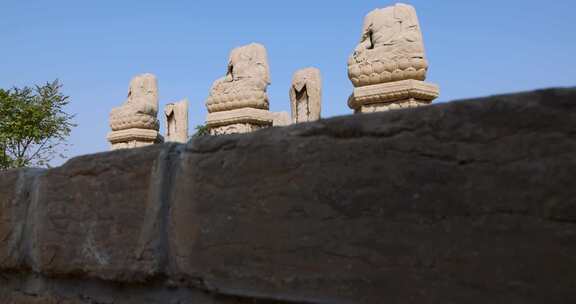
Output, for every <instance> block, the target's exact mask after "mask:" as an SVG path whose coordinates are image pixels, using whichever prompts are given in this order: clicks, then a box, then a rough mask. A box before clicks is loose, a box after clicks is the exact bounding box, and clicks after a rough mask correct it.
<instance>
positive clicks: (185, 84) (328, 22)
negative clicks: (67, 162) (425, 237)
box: [0, 0, 576, 163]
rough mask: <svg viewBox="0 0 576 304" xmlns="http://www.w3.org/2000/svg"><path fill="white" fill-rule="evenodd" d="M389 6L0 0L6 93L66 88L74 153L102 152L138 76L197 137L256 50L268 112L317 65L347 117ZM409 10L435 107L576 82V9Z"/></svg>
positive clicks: (444, 5)
mask: <svg viewBox="0 0 576 304" xmlns="http://www.w3.org/2000/svg"><path fill="white" fill-rule="evenodd" d="M393 3H394V2H392V1H371V0H346V1H313V0H307V1H302V0H291V1H270V0H267V1H256V0H242V1H185V0H181V1H176V0H172V1H169V0H165V1H160V0H154V1H146V0H98V1H82V0H73V1H72V0H51V1H45V0H25V1H23V0H0V13H1V17H0V87H2V88H9V87H12V86H24V85H33V84H39V83H43V82H46V81H51V80H54V79H56V78H58V79H60V80H61V81H62V83H63V84H64V88H63V90H64V93H65V94H67V95H70V96H71V105H70V107H69V108H68V110H69V112H71V113H75V114H76V118H75V122H76V123H77V124H78V127H76V128H75V129H74V131H73V133H72V135H71V137H70V143H71V144H72V147H71V148H70V150H69V152H68V156H76V155H80V154H87V153H93V152H99V151H105V150H107V149H108V143H107V141H106V133H107V132H108V131H109V127H108V112H109V111H110V109H111V108H112V107H115V106H118V105H120V104H122V103H123V102H124V100H125V98H126V94H127V90H128V83H129V81H130V79H131V78H132V77H133V76H134V75H136V74H140V73H145V72H149V73H153V74H155V75H156V76H157V77H158V80H159V90H160V109H163V107H164V105H165V104H166V103H169V102H171V101H176V100H179V99H182V98H188V99H189V100H190V127H191V132H192V130H193V127H194V126H196V125H199V124H202V123H203V122H204V118H205V115H206V109H205V106H204V101H205V99H206V97H207V95H208V91H209V89H210V86H211V84H212V82H213V81H214V80H215V79H217V78H219V77H221V76H223V75H224V74H225V72H226V64H227V57H228V53H229V51H230V50H231V49H232V48H234V47H236V46H240V45H243V44H247V43H250V42H260V43H262V44H264V45H265V46H266V48H267V50H268V57H269V63H270V67H271V76H272V84H271V86H270V87H269V89H268V92H269V97H270V102H271V110H273V111H289V110H290V106H289V97H288V88H289V86H290V81H291V77H292V74H293V73H294V72H295V71H296V70H297V69H300V68H304V67H308V66H315V67H318V68H319V69H320V70H321V72H322V77H323V86H324V87H323V104H322V116H323V117H331V116H336V115H345V114H350V113H351V110H350V109H348V108H347V106H346V100H347V97H348V95H349V94H350V93H351V91H352V85H351V84H350V82H349V80H348V78H347V74H346V62H347V58H348V55H349V54H350V52H351V51H352V50H353V48H354V47H355V45H356V44H357V42H358V40H359V38H360V32H361V27H362V21H363V18H364V16H365V15H366V14H367V13H368V12H369V11H370V10H372V9H374V8H378V7H384V6H387V5H390V4H393ZM407 3H409V4H412V5H414V6H415V7H416V9H417V11H418V15H419V18H420V24H421V27H422V31H423V34H424V43H425V46H426V52H427V56H428V60H429V62H430V70H429V74H428V81H430V82H434V83H437V84H439V85H440V88H441V97H440V98H439V100H438V102H442V101H450V100H454V99H460V98H466V97H476V96H484V95H488V94H498V93H506V92H513V91H521V90H531V89H537V88H544V87H552V86H574V85H576V17H574V12H575V11H576V1H574V0H559V1H550V2H543V1H534V0H500V1H492V0H484V1H461V0H460V1H455V0H454V1H447V0H444V1H431V0H414V1H407ZM159 117H160V118H161V116H160V115H159ZM57 163H60V162H59V161H58V162H57Z"/></svg>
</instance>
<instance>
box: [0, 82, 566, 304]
mask: <svg viewBox="0 0 576 304" xmlns="http://www.w3.org/2000/svg"><path fill="white" fill-rule="evenodd" d="M575 152H576V89H562V90H544V91H537V92H531V93H523V94H515V95H507V96H496V97H489V98H485V99H479V100H470V101H463V102H455V103H449V104H439V105H434V106H429V107H421V108H416V109H407V110H399V111H393V112H387V113H376V114H367V115H356V116H347V117H338V118H333V119H326V120H322V121H319V122H314V123H305V124H299V125H293V126H289V127H284V128H268V129H265V130H261V131H258V132H255V133H253V134H250V135H231V136H219V137H199V138H195V139H194V140H192V141H191V142H190V143H189V144H188V145H179V144H165V145H156V146H152V147H146V148H142V149H134V150H126V151H115V152H111V153H105V154H97V155H90V156H83V157H80V158H75V159H73V160H71V161H69V162H68V163H67V164H65V165H64V166H63V167H60V168H55V169H50V170H47V171H42V170H40V171H37V170H22V171H8V172H4V173H2V174H1V175H0V190H1V192H0V199H1V200H2V201H0V208H1V209H0V237H1V238H0V258H1V260H0V263H1V264H0V303H43V304H44V303H74V304H76V303H82V304H84V303H190V304H191V303H573V302H575V301H576V288H575V287H576V286H575V283H574V282H576V188H575V187H573V184H574V180H575V178H576V153H575ZM7 214H10V216H6V215H7Z"/></svg>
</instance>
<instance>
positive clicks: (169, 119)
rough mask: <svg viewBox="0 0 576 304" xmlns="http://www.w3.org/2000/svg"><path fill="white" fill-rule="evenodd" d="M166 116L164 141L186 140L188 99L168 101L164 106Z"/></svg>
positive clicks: (182, 141)
mask: <svg viewBox="0 0 576 304" xmlns="http://www.w3.org/2000/svg"><path fill="white" fill-rule="evenodd" d="M164 115H165V118H166V141H167V142H179V143H186V142H187V141H188V100H182V101H180V102H175V103H169V104H167V105H166V107H164Z"/></svg>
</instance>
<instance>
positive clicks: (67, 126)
mask: <svg viewBox="0 0 576 304" xmlns="http://www.w3.org/2000/svg"><path fill="white" fill-rule="evenodd" d="M61 88H62V85H61V84H60V82H59V81H58V80H55V81H53V82H51V83H50V82H47V83H46V84H45V85H43V86H34V87H33V88H31V87H24V88H16V87H14V88H12V89H9V90H3V89H0V170H2V169H7V168H20V167H29V166H40V167H46V166H48V165H49V162H50V160H52V159H53V158H54V157H56V156H60V157H64V155H62V154H61V153H60V151H61V150H62V149H64V147H65V146H66V143H65V139H66V138H67V137H68V136H69V135H70V131H71V130H72V128H73V127H74V126H76V125H75V124H74V123H72V119H73V117H74V115H69V114H67V113H66V112H64V110H63V108H64V107H65V106H66V105H68V103H69V100H68V99H69V96H65V95H63V94H62V93H61V92H60V89H61Z"/></svg>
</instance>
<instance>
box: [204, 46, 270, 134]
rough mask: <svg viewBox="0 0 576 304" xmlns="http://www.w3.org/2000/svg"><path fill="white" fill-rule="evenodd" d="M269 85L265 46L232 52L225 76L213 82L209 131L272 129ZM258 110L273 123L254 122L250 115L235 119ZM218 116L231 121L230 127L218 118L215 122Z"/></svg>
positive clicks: (209, 108) (209, 103)
mask: <svg viewBox="0 0 576 304" xmlns="http://www.w3.org/2000/svg"><path fill="white" fill-rule="evenodd" d="M269 84H270V68H269V67H268V55H267V53H266V48H264V46H263V45H261V44H258V43H252V44H248V45H245V46H241V47H238V48H235V49H233V50H232V52H231V53H230V59H229V60H228V70H227V72H226V76H224V77H223V78H220V79H218V80H216V81H215V82H214V84H213V85H212V88H211V89H210V95H209V96H208V100H207V101H206V107H207V108H208V116H207V117H206V125H207V126H208V128H209V129H210V134H212V135H224V134H235V133H248V132H252V131H254V130H258V129H261V128H265V127H270V126H272V118H271V114H270V113H269V112H268V108H269V102H268V95H267V93H266V89H267V88H268V85H269ZM255 110H259V111H266V113H267V114H266V115H267V116H270V119H268V118H266V119H265V120H258V121H257V122H254V120H253V117H252V116H251V115H249V116H250V117H246V115H240V116H238V117H234V115H235V114H236V113H240V112H242V111H244V112H246V111H252V112H255ZM215 114H218V116H222V115H224V116H226V117H228V122H227V124H222V123H221V121H220V120H219V119H217V118H216V119H214V118H215V117H217V116H215ZM258 116H260V115H258ZM244 118H246V119H244ZM268 121H269V122H268Z"/></svg>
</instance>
